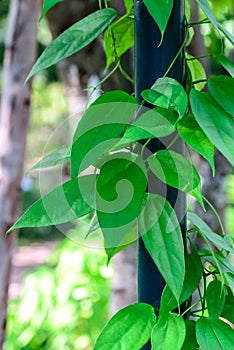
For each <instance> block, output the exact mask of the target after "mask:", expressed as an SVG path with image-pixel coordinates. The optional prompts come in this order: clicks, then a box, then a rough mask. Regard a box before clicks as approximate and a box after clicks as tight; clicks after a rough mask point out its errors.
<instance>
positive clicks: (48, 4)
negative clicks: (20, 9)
mask: <svg viewBox="0 0 234 350" xmlns="http://www.w3.org/2000/svg"><path fill="white" fill-rule="evenodd" d="M61 1H62V0H44V1H43V8H42V12H41V15H40V17H39V21H40V20H41V19H42V18H43V17H44V16H45V14H46V13H47V12H48V11H49V10H50V9H51V8H52V7H54V5H56V4H57V3H59V2H61Z"/></svg>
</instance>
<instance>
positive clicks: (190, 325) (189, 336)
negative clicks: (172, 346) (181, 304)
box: [181, 320, 199, 350]
mask: <svg viewBox="0 0 234 350" xmlns="http://www.w3.org/2000/svg"><path fill="white" fill-rule="evenodd" d="M185 324H186V337H185V341H184V344H183V347H182V349H181V350H197V349H198V348H199V345H198V343H197V339H196V334H195V326H196V322H195V321H192V320H186V322H185Z"/></svg>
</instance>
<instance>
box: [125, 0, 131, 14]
mask: <svg viewBox="0 0 234 350" xmlns="http://www.w3.org/2000/svg"><path fill="white" fill-rule="evenodd" d="M124 5H125V8H126V11H127V12H129V11H130V10H131V8H132V7H133V0H124Z"/></svg>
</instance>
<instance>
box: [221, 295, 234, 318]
mask: <svg viewBox="0 0 234 350" xmlns="http://www.w3.org/2000/svg"><path fill="white" fill-rule="evenodd" d="M221 317H223V318H225V319H226V320H228V321H230V322H231V323H233V324H234V296H233V295H226V301H225V305H224V308H223V311H222V313H221Z"/></svg>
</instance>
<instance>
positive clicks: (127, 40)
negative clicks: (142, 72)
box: [104, 17, 134, 69]
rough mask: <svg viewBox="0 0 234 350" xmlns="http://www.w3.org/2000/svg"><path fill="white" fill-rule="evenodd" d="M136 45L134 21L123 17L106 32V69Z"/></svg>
mask: <svg viewBox="0 0 234 350" xmlns="http://www.w3.org/2000/svg"><path fill="white" fill-rule="evenodd" d="M133 45H134V19H133V18H129V17H122V18H120V19H119V20H118V21H117V22H115V23H113V24H112V25H111V26H110V27H109V28H108V29H107V31H106V32H105V35H104V49H105V54H106V69H108V67H109V66H110V65H111V63H112V62H114V61H117V60H118V58H119V57H121V56H122V55H123V54H124V53H125V52H126V51H127V50H128V49H130V48H131V47H132V46H133Z"/></svg>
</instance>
